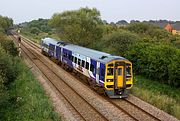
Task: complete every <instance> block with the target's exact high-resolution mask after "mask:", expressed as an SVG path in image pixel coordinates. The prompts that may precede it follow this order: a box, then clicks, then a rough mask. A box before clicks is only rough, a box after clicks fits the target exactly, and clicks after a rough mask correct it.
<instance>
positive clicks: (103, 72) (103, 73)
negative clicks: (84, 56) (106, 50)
mask: <svg viewBox="0 0 180 121" xmlns="http://www.w3.org/2000/svg"><path fill="white" fill-rule="evenodd" d="M101 76H103V77H104V76H105V69H104V68H102V69H101Z"/></svg>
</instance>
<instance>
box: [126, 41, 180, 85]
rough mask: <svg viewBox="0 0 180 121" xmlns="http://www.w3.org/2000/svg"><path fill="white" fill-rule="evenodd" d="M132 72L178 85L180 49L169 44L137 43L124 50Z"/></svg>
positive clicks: (179, 77) (179, 80) (179, 81)
mask: <svg viewBox="0 0 180 121" xmlns="http://www.w3.org/2000/svg"><path fill="white" fill-rule="evenodd" d="M126 58H128V59H129V60H131V61H132V62H133V67H134V72H135V73H136V74H143V75H145V76H146V77H148V78H151V79H154V80H158V81H160V82H163V83H166V84H171V85H174V86H180V61H179V60H178V59H179V58H180V51H179V50H178V49H176V48H175V47H173V46H169V45H161V44H159V45H155V44H150V43H137V44H134V45H132V46H131V47H130V50H128V51H127V52H126Z"/></svg>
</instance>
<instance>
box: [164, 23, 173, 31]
mask: <svg viewBox="0 0 180 121" xmlns="http://www.w3.org/2000/svg"><path fill="white" fill-rule="evenodd" d="M165 29H166V30H167V31H172V30H173V27H172V25H171V24H167V25H166V27H165Z"/></svg>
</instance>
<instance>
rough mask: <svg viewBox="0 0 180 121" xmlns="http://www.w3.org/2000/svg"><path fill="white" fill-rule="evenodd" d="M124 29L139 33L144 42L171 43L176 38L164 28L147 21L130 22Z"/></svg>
mask: <svg viewBox="0 0 180 121" xmlns="http://www.w3.org/2000/svg"><path fill="white" fill-rule="evenodd" d="M126 29H127V30H129V31H131V32H135V33H137V34H139V36H141V38H142V40H143V41H144V42H150V43H168V44H171V42H172V41H176V40H177V38H175V37H174V36H173V35H172V34H170V33H169V32H167V31H166V30H164V29H161V28H159V27H158V26H155V25H152V24H148V23H140V22H138V23H137V22H135V23H131V24H129V25H128V26H127V28H126Z"/></svg>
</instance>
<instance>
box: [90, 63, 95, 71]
mask: <svg viewBox="0 0 180 121" xmlns="http://www.w3.org/2000/svg"><path fill="white" fill-rule="evenodd" d="M90 71H92V72H94V65H93V64H91V65H90Z"/></svg>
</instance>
